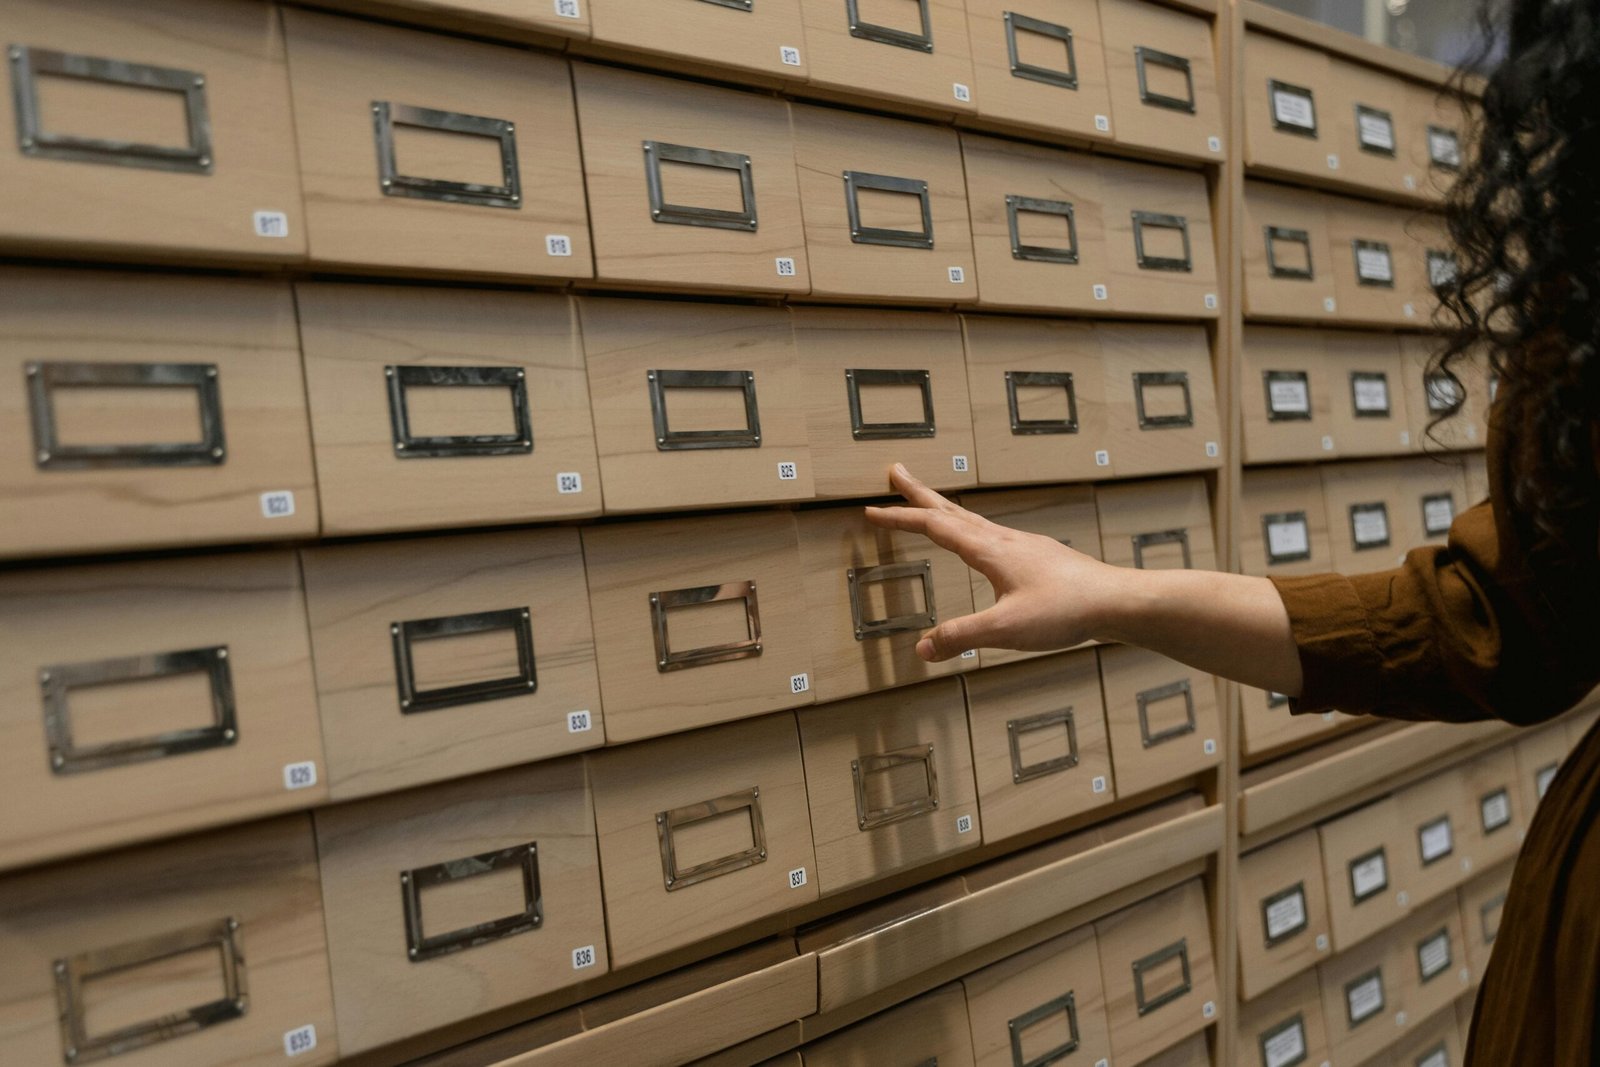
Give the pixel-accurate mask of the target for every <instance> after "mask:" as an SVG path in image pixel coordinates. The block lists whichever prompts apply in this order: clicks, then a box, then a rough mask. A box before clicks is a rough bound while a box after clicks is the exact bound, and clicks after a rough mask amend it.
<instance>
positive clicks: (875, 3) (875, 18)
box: [856, 0, 922, 35]
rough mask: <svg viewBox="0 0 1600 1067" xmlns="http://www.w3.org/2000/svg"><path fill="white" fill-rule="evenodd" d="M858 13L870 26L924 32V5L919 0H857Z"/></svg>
mask: <svg viewBox="0 0 1600 1067" xmlns="http://www.w3.org/2000/svg"><path fill="white" fill-rule="evenodd" d="M856 14H857V15H858V16H859V21H860V22H863V23H866V24H867V25H869V26H882V27H883V28H884V29H889V30H900V31H902V32H904V33H914V34H918V35H921V33H922V5H921V4H920V3H918V2H917V0H856Z"/></svg>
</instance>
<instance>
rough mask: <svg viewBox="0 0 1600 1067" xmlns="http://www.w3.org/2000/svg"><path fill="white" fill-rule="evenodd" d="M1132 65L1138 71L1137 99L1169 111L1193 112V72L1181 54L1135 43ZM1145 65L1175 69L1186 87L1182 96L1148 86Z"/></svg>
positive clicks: (1191, 113) (1190, 113) (1148, 80)
mask: <svg viewBox="0 0 1600 1067" xmlns="http://www.w3.org/2000/svg"><path fill="white" fill-rule="evenodd" d="M1133 61H1134V65H1135V66H1136V67H1137V68H1138V71H1139V99H1140V100H1141V101H1142V102H1144V103H1146V104H1149V105H1150V106H1151V107H1164V108H1166V109H1167V110H1169V111H1182V112H1184V113H1186V114H1189V115H1193V114H1194V73H1193V72H1192V71H1191V70H1190V69H1189V61H1188V60H1187V59H1185V58H1184V57H1183V56H1175V55H1172V54H1171V53H1170V52H1162V51H1158V50H1157V49H1154V48H1146V47H1145V46H1144V45H1135V46H1134V49H1133ZM1147 66H1155V67H1165V68H1167V69H1168V70H1175V71H1177V72H1178V73H1180V74H1182V75H1183V80H1184V83H1185V85H1186V87H1187V89H1186V95H1184V96H1168V95H1167V94H1166V93H1160V92H1157V91H1156V90H1154V89H1152V88H1150V79H1149V76H1148V75H1147V73H1146V71H1145V68H1146V67H1147Z"/></svg>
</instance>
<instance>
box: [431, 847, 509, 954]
mask: <svg viewBox="0 0 1600 1067" xmlns="http://www.w3.org/2000/svg"><path fill="white" fill-rule="evenodd" d="M419 899H420V900H421V904H422V908H421V910H422V934H423V936H424V937H438V936H439V935H440V934H449V933H454V932H455V931H457V930H464V929H466V928H467V927H469V926H477V925H478V924H479V923H486V922H493V921H494V920H495V919H503V918H505V917H506V916H508V915H520V914H522V913H523V911H525V910H526V909H527V906H528V903H527V901H528V898H527V893H526V890H525V888H524V886H523V874H522V866H521V865H520V864H511V865H509V866H505V867H496V868H494V869H493V870H490V871H486V872H484V873H482V874H475V875H473V876H472V877H470V878H457V879H454V880H452V881H448V882H441V883H440V884H438V885H424V886H423V887H422V891H421V896H420V898H419Z"/></svg>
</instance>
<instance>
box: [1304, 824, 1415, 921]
mask: <svg viewBox="0 0 1600 1067" xmlns="http://www.w3.org/2000/svg"><path fill="white" fill-rule="evenodd" d="M1317 836H1318V838H1319V839H1320V840H1321V843H1322V872H1323V875H1324V876H1325V877H1326V878H1327V880H1328V922H1329V926H1330V928H1331V929H1332V931H1333V947H1334V951H1336V952H1344V951H1346V950H1348V949H1349V948H1350V947H1351V946H1352V945H1354V944H1356V943H1357V942H1359V941H1362V940H1363V939H1365V938H1366V937H1368V936H1370V935H1371V934H1374V933H1376V932H1377V931H1379V930H1382V929H1384V928H1385V927H1387V926H1390V925H1392V924H1394V923H1395V922H1398V921H1399V920H1400V919H1402V918H1404V917H1405V916H1406V915H1407V914H1409V913H1410V911H1411V892H1410V889H1411V882H1412V880H1413V877H1414V874H1415V868H1416V860H1415V859H1414V858H1413V857H1414V856H1415V852H1414V845H1413V842H1412V840H1411V837H1410V834H1409V832H1408V829H1407V827H1406V826H1405V824H1404V822H1403V821H1402V820H1401V817H1400V805H1399V804H1398V803H1397V802H1396V801H1395V799H1394V798H1393V797H1385V798H1383V799H1382V800H1379V801H1376V802H1375V803H1372V804H1368V805H1367V806H1366V807H1364V808H1359V809H1357V810H1356V811H1354V812H1351V813H1350V814H1349V815H1345V816H1342V817H1340V818H1338V819H1334V820H1333V821H1331V822H1325V823H1323V824H1322V825H1321V826H1319V827H1318V828H1317Z"/></svg>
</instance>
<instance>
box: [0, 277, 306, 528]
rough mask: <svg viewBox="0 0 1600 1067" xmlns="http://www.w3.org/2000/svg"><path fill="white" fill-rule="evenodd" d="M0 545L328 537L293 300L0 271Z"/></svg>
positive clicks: (264, 291)
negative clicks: (4, 334) (1, 433)
mask: <svg viewBox="0 0 1600 1067" xmlns="http://www.w3.org/2000/svg"><path fill="white" fill-rule="evenodd" d="M0 318H3V319H4V320H5V321H6V323H7V330H8V334H9V336H8V338H7V343H6V346H5V350H4V352H3V353H0V381H3V382H4V383H5V386H4V389H3V392H0V422H3V423H4V425H5V427H6V429H5V435H6V441H5V443H6V450H5V456H4V459H3V460H0V555H18V556H23V555H43V554H52V555H53V554H58V553H63V552H82V551H86V550H91V549H100V550H104V549H123V548H135V547H149V546H155V545H165V544H173V543H206V542H216V541H253V540H268V539H274V540H275V539H287V538H295V537H305V536H315V535H316V532H317V506H316V497H315V494H314V492H313V490H314V488H315V485H316V481H315V475H314V472H313V469H312V464H311V450H310V444H311V440H310V433H309V430H308V428H307V426H306V412H305V383H304V381H303V380H302V378H301V374H300V350H299V342H298V340H297V338H296V336H295V322H294V301H293V300H292V299H291V298H290V295H289V290H288V289H287V287H285V286H282V285H275V284H272V283H270V282H264V281H246V280H242V279H238V280H236V279H222V278H177V277H170V278H164V277H160V276H157V275H142V276H141V275H131V274H111V273H97V272H88V271H72V272H67V271H45V270H0Z"/></svg>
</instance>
